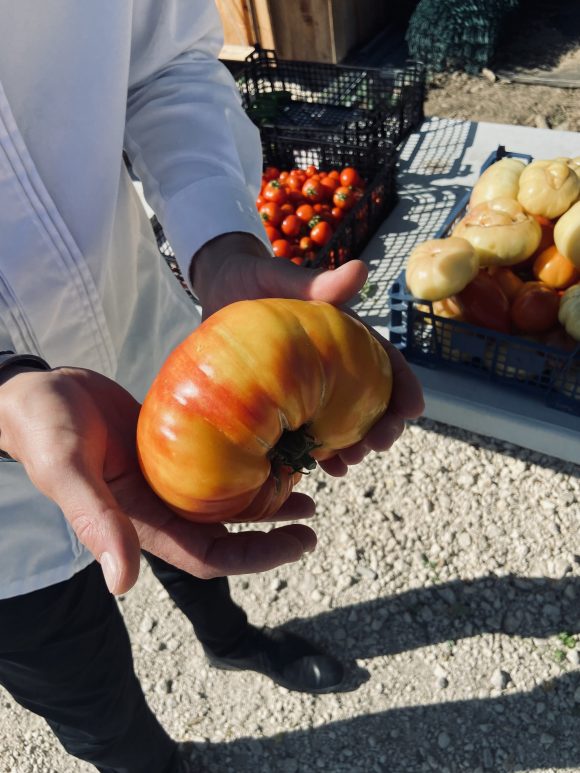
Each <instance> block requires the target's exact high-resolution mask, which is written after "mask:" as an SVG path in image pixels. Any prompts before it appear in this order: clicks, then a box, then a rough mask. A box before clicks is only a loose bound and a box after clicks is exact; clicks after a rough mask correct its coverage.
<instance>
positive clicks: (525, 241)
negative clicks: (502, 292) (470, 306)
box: [453, 173, 542, 268]
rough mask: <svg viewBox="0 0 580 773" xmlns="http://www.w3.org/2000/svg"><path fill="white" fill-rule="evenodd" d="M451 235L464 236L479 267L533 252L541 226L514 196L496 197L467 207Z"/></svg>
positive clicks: (506, 262)
mask: <svg viewBox="0 0 580 773" xmlns="http://www.w3.org/2000/svg"><path fill="white" fill-rule="evenodd" d="M522 174H523V173H522ZM453 236H459V237H462V238H463V239H467V241H468V242H469V243H470V244H471V245H472V247H473V248H474V250H475V252H476V255H477V257H478V259H479V265H480V266H481V267H482V268H483V267H486V266H513V265H516V264H517V263H521V262H522V261H524V260H526V258H529V257H530V255H533V254H534V252H535V251H536V249H537V248H538V245H539V243H540V239H541V238H542V228H541V226H540V224H539V223H538V222H537V220H536V219H535V218H534V217H532V215H529V214H527V213H526V212H524V210H523V208H522V206H521V205H520V204H519V203H518V202H517V201H516V200H515V199H506V198H499V199H492V200H491V201H484V202H482V203H481V204H477V206H475V207H473V208H472V209H470V210H469V212H468V213H467V215H465V217H464V218H462V220H460V221H459V223H458V224H457V225H456V226H455V228H454V230H453Z"/></svg>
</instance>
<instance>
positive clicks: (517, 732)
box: [203, 558, 580, 773]
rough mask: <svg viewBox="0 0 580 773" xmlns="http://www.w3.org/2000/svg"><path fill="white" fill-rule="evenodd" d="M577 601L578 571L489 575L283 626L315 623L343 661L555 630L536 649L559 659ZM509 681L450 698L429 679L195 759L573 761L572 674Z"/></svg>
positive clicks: (347, 770) (576, 694)
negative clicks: (529, 686) (420, 699)
mask: <svg viewBox="0 0 580 773" xmlns="http://www.w3.org/2000/svg"><path fill="white" fill-rule="evenodd" d="M578 560H579V561H580V558H579V559H578ZM579 601H580V578H577V577H566V578H564V579H560V580H551V579H547V578H544V577H537V578H534V577H519V576H518V577H515V576H506V577H501V578H499V577H495V576H493V575H490V576H486V577H481V578H478V579H476V580H473V581H470V582H465V581H461V580H457V581H452V582H446V583H441V584H437V585H433V586H431V587H429V588H424V589H417V590H412V591H407V592H404V593H401V594H399V595H397V596H394V597H389V598H383V599H377V600H375V601H371V602H367V603H364V604H358V605H352V606H347V607H344V608H341V609H335V610H332V611H331V612H328V613H325V614H323V615H318V616H316V617H314V618H309V619H295V620H293V621H291V623H289V625H288V627H289V628H291V629H292V630H294V631H296V632H298V633H302V634H305V635H308V636H310V637H311V638H313V639H316V638H317V632H318V635H320V632H321V631H324V638H325V640H326V644H327V646H330V647H331V648H332V649H333V650H334V652H335V653H337V654H340V657H341V658H342V659H343V660H344V661H345V662H348V661H352V660H354V659H355V658H365V659H371V658H375V657H377V656H389V655H394V654H396V653H400V652H405V651H408V650H414V649H417V648H419V647H425V646H427V645H432V644H436V643H441V642H449V644H450V647H452V646H453V645H454V644H455V642H457V641H458V640H459V639H463V638H467V637H474V636H478V635H480V634H484V633H490V632H502V633H505V634H508V635H513V636H519V637H533V638H534V639H540V640H541V639H546V638H547V637H551V636H555V635H558V636H559V637H560V638H559V641H558V643H557V644H554V643H553V642H552V643H549V644H548V643H546V644H544V643H543V642H542V641H540V642H537V646H538V647H545V657H546V658H549V659H555V660H560V661H561V662H562V663H564V662H565V660H566V651H567V648H568V646H574V645H575V641H574V640H572V638H571V637H572V635H573V634H576V633H579V632H580V604H579ZM376 621H379V622H380V627H378V629H377V624H376ZM371 624H374V625H375V630H373V628H372V626H371ZM521 670H522V667H521V666H520V671H521ZM563 671H564V669H563ZM490 676H491V674H490ZM355 682H356V677H355V679H354V681H352V682H351V684H350V685H348V686H347V687H350V688H351V689H354V688H355ZM433 683H435V675H433ZM517 686H518V685H517V684H511V685H510V692H509V693H506V694H504V695H500V696H499V697H490V698H484V699H473V700H462V701H453V702H445V690H444V689H437V690H436V689H435V688H434V696H435V697H436V699H437V702H436V703H433V704H432V705H422V706H414V707H404V708H398V709H392V710H389V711H385V712H380V713H366V714H363V712H364V707H361V715H360V716H358V717H354V718H352V719H349V720H345V721H340V722H331V723H329V724H326V725H324V726H322V727H317V728H313V729H310V730H309V731H308V732H305V731H295V732H288V733H282V734H280V735H277V736H276V737H274V738H260V740H259V741H258V740H256V739H240V740H238V741H235V742H232V743H229V744H217V745H215V746H214V745H212V746H211V747H209V748H207V749H206V750H204V755H203V756H204V763H205V764H209V763H211V764H210V767H209V771H211V773H213V771H214V770H215V771H218V770H219V771H223V770H228V769H231V767H232V766H233V769H235V770H236V771H237V773H250V771H252V773H314V772H315V771H317V770H324V771H327V772H328V773H415V772H417V773H423V772H424V771H430V770H433V771H438V773H460V772H461V773H483V772H484V771H488V770H489V771H493V773H502V772H503V771H526V770H536V769H537V770H540V769H541V770H543V769H545V768H549V769H556V770H560V769H573V770H580V671H571V672H568V673H564V672H563V673H562V675H561V676H559V677H557V678H554V679H552V680H550V681H548V682H544V683H542V684H540V685H539V686H537V687H536V688H535V689H533V690H531V691H529V692H513V690H514V688H517ZM484 687H489V685H487V684H486V685H484ZM386 689H387V690H388V689H389V688H388V685H386ZM313 700H316V699H313ZM214 765H215V766H216V767H213V766H214Z"/></svg>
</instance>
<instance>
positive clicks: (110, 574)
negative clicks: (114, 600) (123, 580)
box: [101, 552, 120, 593]
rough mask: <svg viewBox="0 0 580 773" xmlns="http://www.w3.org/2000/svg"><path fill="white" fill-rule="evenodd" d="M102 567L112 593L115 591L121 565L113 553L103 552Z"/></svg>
mask: <svg viewBox="0 0 580 773" xmlns="http://www.w3.org/2000/svg"><path fill="white" fill-rule="evenodd" d="M101 569H102V570H103V576H104V577H105V582H106V583H107V588H108V589H109V591H110V592H111V593H115V591H116V588H117V584H118V580H119V574H120V572H119V565H118V563H117V561H116V560H115V559H114V557H113V556H112V554H111V553H107V552H105V553H102V554H101Z"/></svg>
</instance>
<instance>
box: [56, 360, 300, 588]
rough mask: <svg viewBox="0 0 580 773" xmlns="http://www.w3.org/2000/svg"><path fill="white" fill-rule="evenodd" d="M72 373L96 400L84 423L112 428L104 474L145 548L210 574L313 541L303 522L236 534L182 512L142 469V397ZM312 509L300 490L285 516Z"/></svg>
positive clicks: (283, 556) (261, 565) (238, 569)
mask: <svg viewBox="0 0 580 773" xmlns="http://www.w3.org/2000/svg"><path fill="white" fill-rule="evenodd" d="M69 374H72V375H74V377H75V378H77V379H78V380H79V381H80V382H81V383H82V385H83V386H84V387H85V389H86V391H88V392H89V394H90V395H91V397H92V400H93V403H94V411H93V412H92V414H91V412H90V411H85V413H84V416H83V422H84V426H85V427H87V426H89V427H90V426H91V425H93V426H94V427H95V428H96V427H97V426H98V425H99V424H102V425H104V426H105V427H106V428H107V432H106V441H105V442H104V443H103V444H102V446H101V448H100V450H99V453H100V454H101V457H102V468H101V469H102V478H103V480H104V482H105V484H106V485H107V487H108V489H109V491H110V493H111V494H112V496H113V498H114V500H115V501H116V503H117V504H118V506H119V507H120V509H121V510H122V512H123V513H124V514H125V515H126V516H128V518H129V519H130V520H131V522H132V524H133V527H134V529H135V531H136V534H137V536H138V540H139V544H140V546H141V548H143V549H145V550H148V551H149V552H151V553H154V554H155V555H157V556H159V557H160V558H163V559H165V560H166V561H168V562H170V563H172V564H174V565H176V566H179V567H180V568H182V569H184V570H186V571H188V572H190V573H192V574H195V575H196V576H200V577H206V578H207V577H213V576H219V575H223V574H239V573H245V572H252V571H262V570H264V569H270V568H272V567H273V566H276V565H278V564H279V563H283V562H284V561H286V560H294V559H295V558H297V557H299V554H300V553H301V552H302V547H303V544H306V545H310V544H312V542H313V535H312V533H311V532H310V530H309V529H307V528H306V527H302V526H288V527H284V528H281V529H275V530H273V531H271V532H269V533H268V534H265V533H261V532H245V533H240V534H230V533H229V532H228V531H227V529H226V527H225V526H223V525H222V524H196V523H191V522H189V521H186V520H184V519H183V518H180V517H179V516H177V515H176V514H175V513H174V512H173V511H172V510H170V509H169V508H168V507H166V506H165V505H164V503H163V502H162V501H161V500H160V499H159V498H158V497H157V496H156V495H155V494H154V492H153V491H152V490H151V488H150V487H149V485H148V484H147V482H146V480H145V478H144V477H143V475H142V473H141V470H140V467H139V464H138V460H137V453H136V443H135V436H136V426H137V419H138V416H139V408H140V406H139V403H138V402H137V401H136V400H135V399H134V398H133V397H132V396H131V395H130V394H129V393H128V392H127V391H126V390H125V389H123V388H122V387H121V386H119V384H117V383H115V382H114V381H111V380H110V379H108V378H106V377H105V376H102V375H100V374H98V373H94V372H91V371H82V370H78V371H75V370H70V371H69ZM87 413H89V414H90V415H87ZM93 436H94V430H93ZM311 510H312V507H311V504H310V502H309V500H308V499H307V498H306V497H303V496H301V495H294V496H293V497H292V498H291V499H290V500H289V501H288V503H287V505H286V507H285V509H284V512H283V513H281V514H280V519H282V518H284V517H286V518H289V517H296V518H299V517H304V516H306V515H308V514H310V512H311Z"/></svg>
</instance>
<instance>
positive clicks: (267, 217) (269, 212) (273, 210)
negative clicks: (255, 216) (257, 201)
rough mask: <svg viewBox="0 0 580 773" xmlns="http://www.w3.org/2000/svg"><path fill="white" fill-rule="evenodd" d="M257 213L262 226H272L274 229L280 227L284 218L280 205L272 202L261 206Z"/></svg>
mask: <svg viewBox="0 0 580 773" xmlns="http://www.w3.org/2000/svg"><path fill="white" fill-rule="evenodd" d="M259 211H260V217H261V219H262V222H263V223H264V225H266V224H267V225H272V226H274V228H276V226H278V225H280V223H281V222H282V220H283V218H284V215H283V214H282V210H281V208H280V205H279V204H276V203H274V202H273V201H267V202H266V203H265V204H262V206H261V207H260V210H259Z"/></svg>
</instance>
